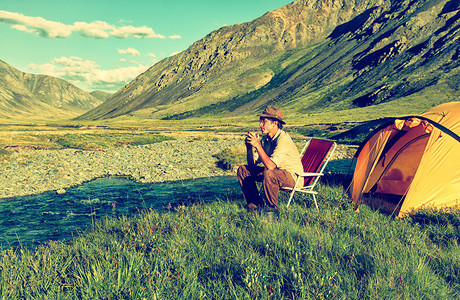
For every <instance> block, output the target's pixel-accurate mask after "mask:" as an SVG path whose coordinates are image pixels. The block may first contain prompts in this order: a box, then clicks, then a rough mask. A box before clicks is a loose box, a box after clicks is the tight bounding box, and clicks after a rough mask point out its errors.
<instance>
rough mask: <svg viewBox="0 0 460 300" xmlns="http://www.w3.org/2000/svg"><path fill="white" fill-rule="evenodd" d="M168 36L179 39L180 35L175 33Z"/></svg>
mask: <svg viewBox="0 0 460 300" xmlns="http://www.w3.org/2000/svg"><path fill="white" fill-rule="evenodd" d="M169 38H170V39H173V40H177V39H181V38H182V37H181V36H180V35H178V34H175V35H170V36H169Z"/></svg>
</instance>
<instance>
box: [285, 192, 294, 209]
mask: <svg viewBox="0 0 460 300" xmlns="http://www.w3.org/2000/svg"><path fill="white" fill-rule="evenodd" d="M294 193H295V190H292V192H291V196H290V197H289V201H288V203H287V205H286V207H289V205H290V204H291V200H292V198H293V197H294Z"/></svg>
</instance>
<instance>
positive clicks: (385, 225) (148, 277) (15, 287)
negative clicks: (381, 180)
mask: <svg viewBox="0 0 460 300" xmlns="http://www.w3.org/2000/svg"><path fill="white" fill-rule="evenodd" d="M342 193H343V189H342V188H341V187H340V186H336V185H327V184H323V185H322V187H321V193H320V200H319V203H320V212H317V211H316V209H315V208H314V206H312V207H310V204H311V202H309V201H307V202H306V204H307V205H303V204H302V202H303V200H301V199H300V198H297V199H296V200H295V204H294V205H293V206H291V208H290V209H289V210H286V209H285V208H284V206H283V208H282V212H281V219H280V221H279V222H275V223H268V222H267V221H266V220H265V218H263V217H262V216H258V215H256V214H248V213H247V212H246V211H245V209H244V207H243V200H242V199H241V197H238V200H234V199H233V200H232V199H231V198H232V196H231V195H230V198H229V199H228V200H225V199H224V200H220V201H217V202H215V203H211V204H196V205H192V206H187V207H179V208H178V210H177V212H176V213H166V214H158V213H156V212H147V213H145V214H144V213H143V214H141V215H139V216H138V217H136V218H125V217H122V218H120V219H106V220H105V221H102V220H100V221H98V222H96V224H95V225H94V228H93V230H90V231H89V232H87V233H85V234H83V235H82V236H81V237H79V238H76V239H75V240H74V241H72V242H70V243H69V244H61V243H51V244H50V245H49V246H42V247H40V248H38V249H36V250H35V251H29V250H27V249H16V250H14V249H11V250H6V251H2V252H1V253H0V258H1V259H0V268H1V272H2V273H1V274H2V276H1V279H0V289H1V290H0V291H1V295H2V296H3V297H6V298H26V299H33V298H37V297H39V298H42V299H56V298H81V299H109V298H123V299H142V298H145V299H165V298H168V299H169V298H170V299H202V298H219V299H269V298H274V299H281V298H286V299H294V298H296V299H333V298H342V299H357V298H359V299H363V298H364V299H366V298H367V299H399V298H403V299H426V298H430V299H454V298H457V297H459V296H460V295H459V290H460V289H459V288H460V274H459V272H458V270H459V269H460V249H459V247H458V239H459V227H458V226H459V224H460V215H459V214H458V212H457V213H450V214H444V216H447V218H446V217H444V218H443V217H442V216H443V215H441V214H433V213H428V214H425V215H419V217H418V219H417V218H414V219H402V220H395V219H392V218H388V217H387V216H384V215H382V214H380V213H378V212H374V211H371V210H369V209H367V208H366V207H365V206H362V207H361V212H360V213H355V212H353V211H352V209H351V205H350V204H349V203H348V200H347V199H346V198H343V196H342ZM283 197H284V196H283ZM282 201H283V203H285V201H286V198H285V197H284V198H283V199H282ZM449 218H450V219H449ZM433 220H435V221H433ZM436 220H437V221H436ZM427 222H428V223H427Z"/></svg>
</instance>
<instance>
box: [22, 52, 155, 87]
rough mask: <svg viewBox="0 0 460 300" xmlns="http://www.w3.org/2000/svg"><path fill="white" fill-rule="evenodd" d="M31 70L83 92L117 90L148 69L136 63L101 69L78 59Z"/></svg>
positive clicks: (33, 67)
mask: <svg viewBox="0 0 460 300" xmlns="http://www.w3.org/2000/svg"><path fill="white" fill-rule="evenodd" d="M29 68H30V69H31V70H35V71H38V72H39V73H41V74H45V75H50V76H54V77H59V78H62V79H64V80H66V81H68V82H70V83H72V84H74V85H77V86H78V87H80V88H82V89H85V90H94V89H106V90H112V91H114V90H117V89H119V88H121V87H122V86H124V85H126V84H127V83H128V82H130V81H132V80H133V79H134V78H135V77H136V76H138V75H139V74H141V73H143V72H144V71H146V70H147V69H148V66H145V65H143V64H139V63H137V62H136V66H130V67H116V68H113V69H102V68H101V66H99V65H98V64H97V63H95V62H94V61H91V60H84V59H82V58H80V57H75V56H72V57H60V58H54V59H52V60H51V62H50V63H47V64H42V65H37V64H30V65H29Z"/></svg>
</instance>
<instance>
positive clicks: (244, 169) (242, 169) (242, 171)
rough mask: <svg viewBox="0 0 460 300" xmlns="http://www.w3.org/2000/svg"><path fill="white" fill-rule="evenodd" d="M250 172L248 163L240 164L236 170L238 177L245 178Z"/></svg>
mask: <svg viewBox="0 0 460 300" xmlns="http://www.w3.org/2000/svg"><path fill="white" fill-rule="evenodd" d="M248 174H250V173H249V170H248V166H246V165H243V166H239V167H238V170H237V171H236V175H237V176H238V178H245V177H247V176H248Z"/></svg>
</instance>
